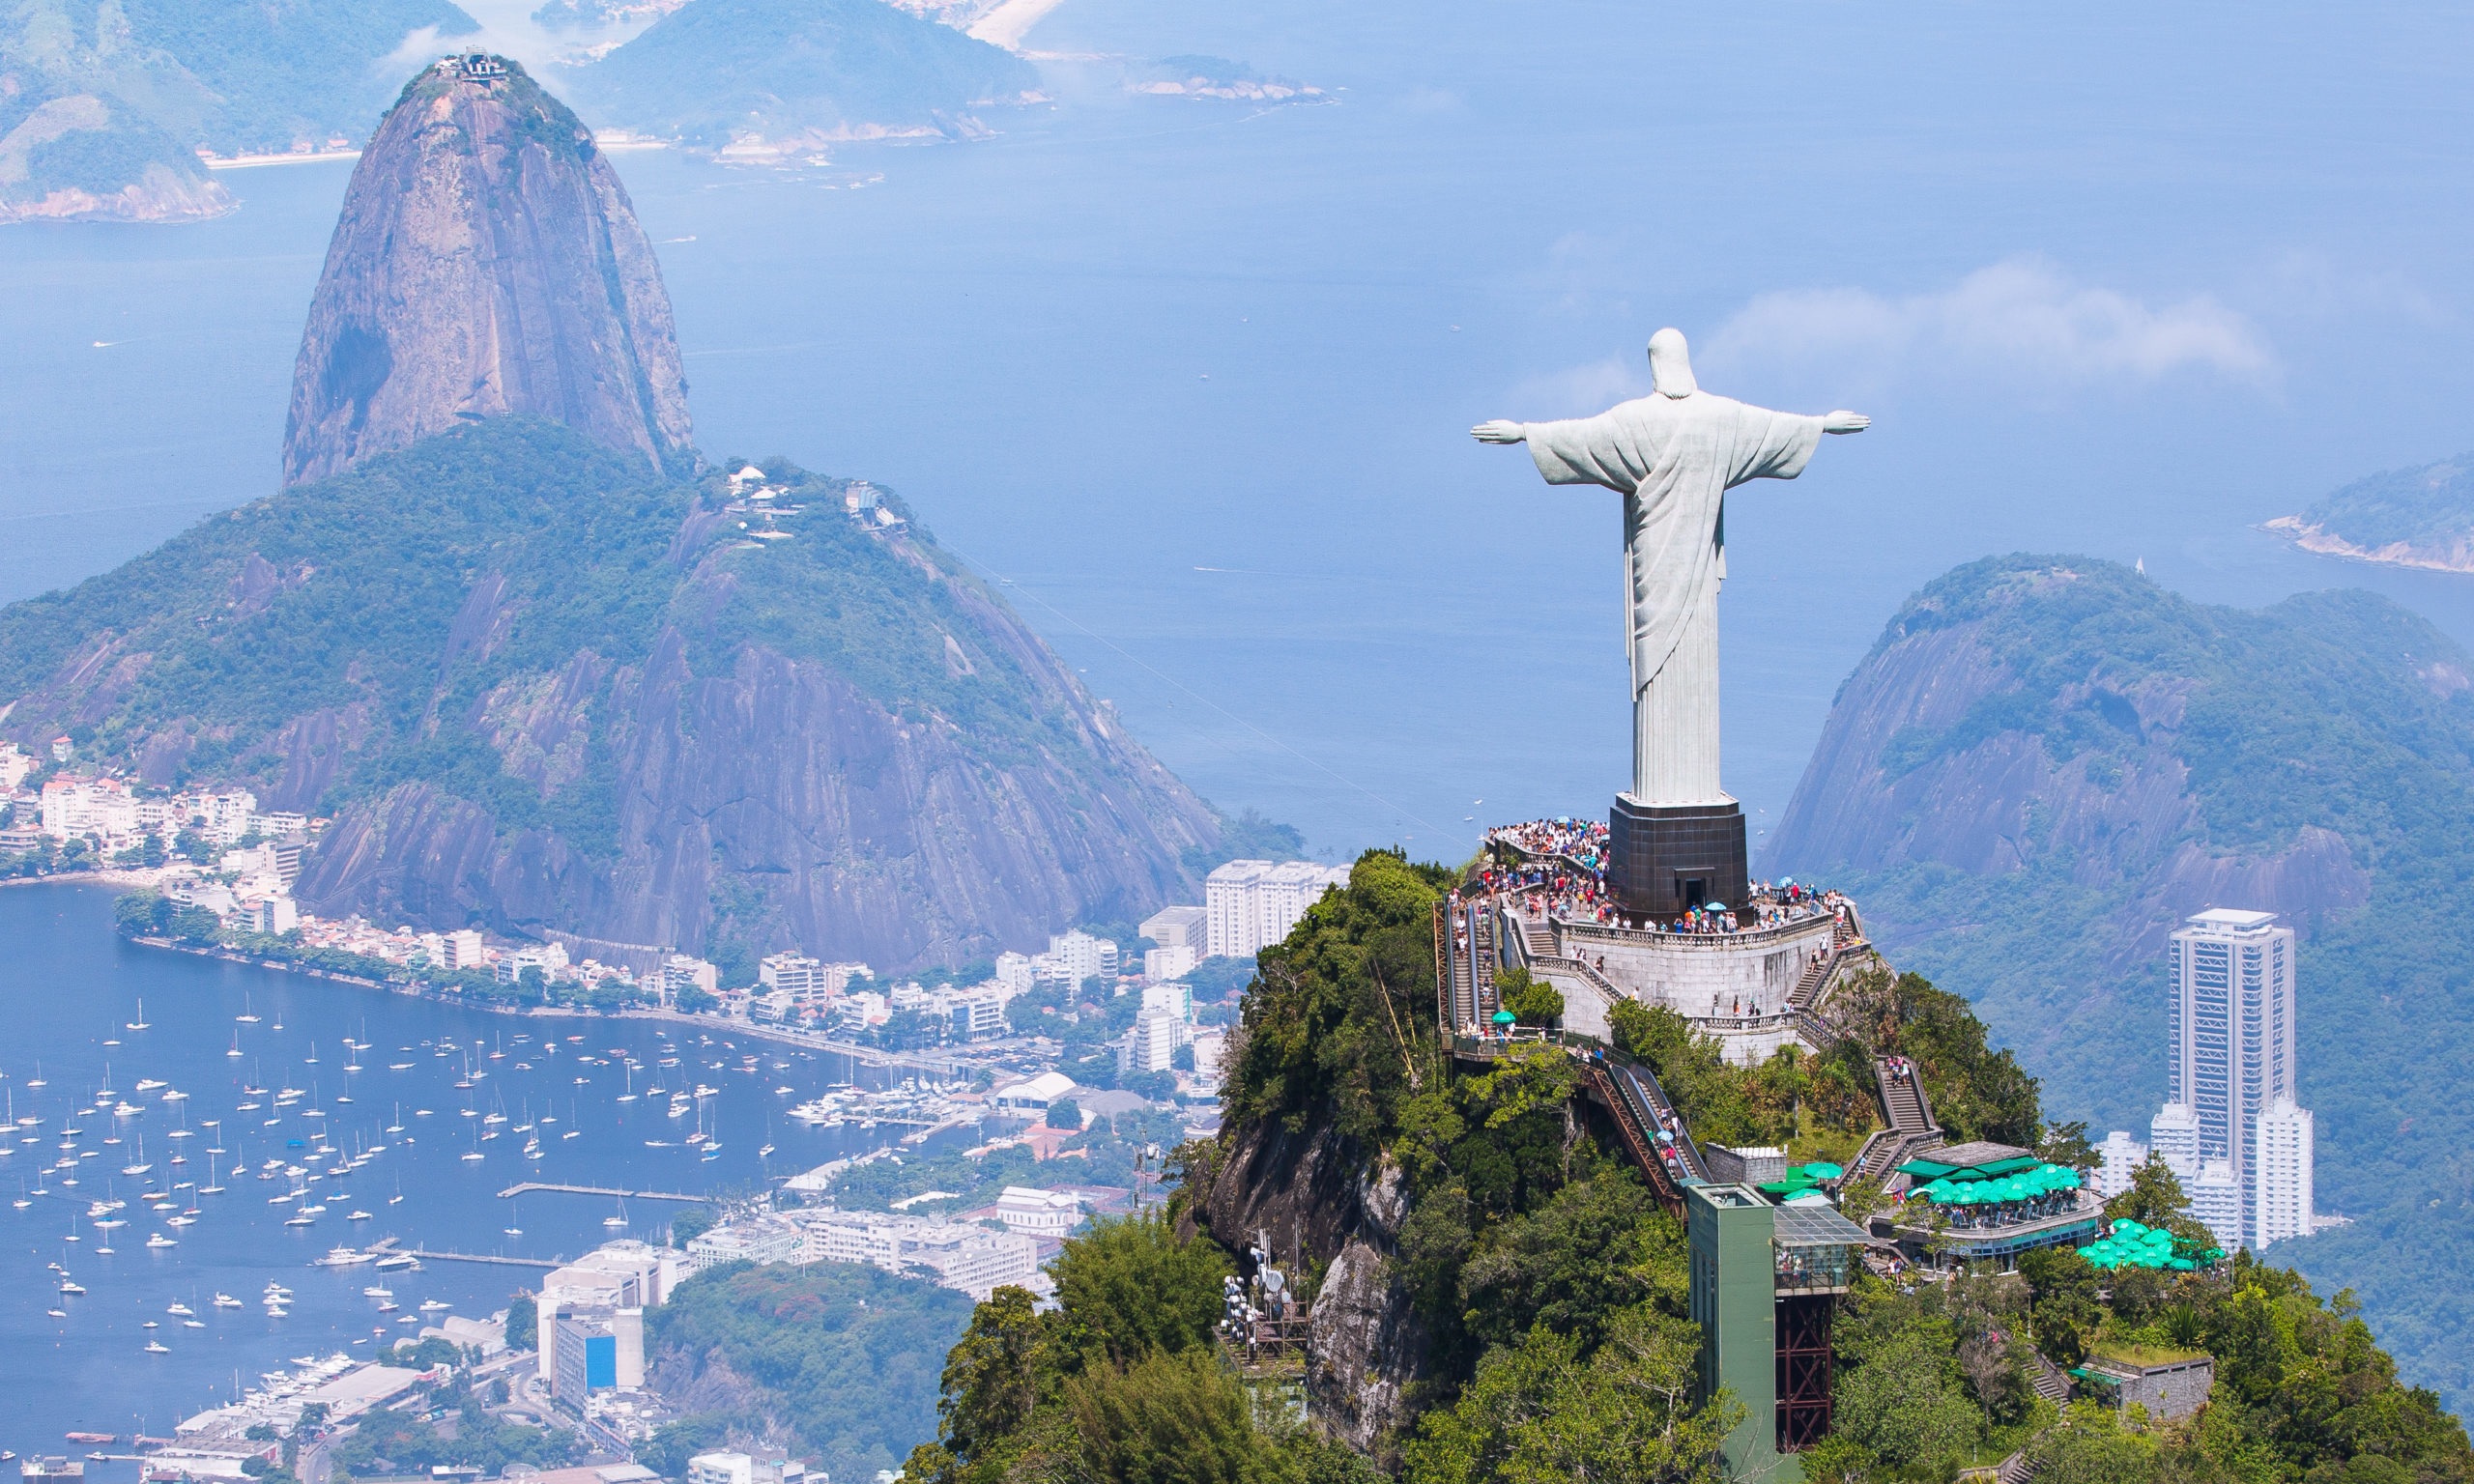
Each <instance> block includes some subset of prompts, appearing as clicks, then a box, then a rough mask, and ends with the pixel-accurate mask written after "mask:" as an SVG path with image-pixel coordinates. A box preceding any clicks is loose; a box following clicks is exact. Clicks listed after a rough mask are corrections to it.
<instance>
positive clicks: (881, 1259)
mask: <svg viewBox="0 0 2474 1484" xmlns="http://www.w3.org/2000/svg"><path fill="white" fill-rule="evenodd" d="M791 1220H792V1222H793V1224H795V1225H797V1226H798V1227H800V1228H801V1230H802V1236H801V1240H800V1244H799V1247H798V1251H797V1254H796V1257H795V1260H796V1261H798V1262H802V1263H867V1264H871V1265H873V1266H875V1267H877V1268H882V1269H884V1270H886V1271H888V1272H905V1271H909V1270H919V1271H921V1272H922V1273H924V1274H925V1275H927V1276H929V1277H932V1278H934V1279H935V1282H936V1283H937V1284H938V1285H939V1286H940V1287H944V1288H950V1289H953V1290H954V1291H956V1292H957V1293H963V1294H968V1295H969V1296H970V1297H971V1298H972V1299H976V1300H981V1301H985V1300H986V1299H987V1298H988V1297H989V1295H991V1294H992V1293H994V1292H995V1291H996V1290H997V1289H999V1288H1002V1287H1005V1286H1007V1285H1009V1284H1010V1285H1012V1286H1015V1287H1018V1288H1019V1287H1027V1286H1028V1285H1029V1284H1030V1283H1031V1282H1032V1280H1033V1279H1035V1278H1036V1277H1037V1276H1038V1275H1039V1270H1040V1251H1039V1242H1038V1241H1036V1240H1034V1239H1033V1238H1031V1237H1028V1236H1024V1235H1021V1234H1019V1233H1016V1232H1014V1231H1010V1230H1008V1231H1002V1232H992V1231H990V1230H988V1229H987V1228H985V1227H981V1226H974V1225H971V1224H969V1223H967V1222H963V1221H946V1220H938V1219H935V1218H934V1217H929V1216H906V1215H899V1214H889V1213H880V1212H871V1211H817V1212H800V1213H794V1214H793V1215H792V1217H791Z"/></svg>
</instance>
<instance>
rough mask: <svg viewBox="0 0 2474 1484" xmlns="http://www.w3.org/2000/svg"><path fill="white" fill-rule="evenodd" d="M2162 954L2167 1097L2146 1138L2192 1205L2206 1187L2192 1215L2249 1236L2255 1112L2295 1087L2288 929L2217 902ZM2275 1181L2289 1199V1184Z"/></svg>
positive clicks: (2253, 1232) (2289, 1098)
mask: <svg viewBox="0 0 2474 1484" xmlns="http://www.w3.org/2000/svg"><path fill="white" fill-rule="evenodd" d="M2168 952H2169V954H2170V961H2171V966H2172V998H2171V1001H2170V1002H2169V1005H2168V1008H2167V1022H2168V1034H2169V1036H2170V1038H2171V1054H2170V1057H2169V1060H2168V1062H2167V1066H2166V1094H2165V1096H2166V1104H2165V1108H2164V1110H2163V1111H2161V1112H2159V1113H2158V1114H2157V1117H2156V1122H2155V1124H2154V1125H2152V1126H2151V1127H2150V1135H2149V1136H2150V1139H2151V1141H2152V1142H2153V1143H2154V1145H2155V1147H2156V1151H2157V1153H2158V1154H2159V1155H2161V1156H2164V1157H2165V1161H2166V1163H2168V1164H2169V1165H2172V1166H2173V1168H2174V1173H2175V1174H2176V1175H2178V1176H2180V1177H2181V1179H2182V1182H2183V1184H2184V1186H2185V1188H2186V1189H2187V1190H2189V1193H2190V1194H2191V1197H2192V1203H2193V1205H2194V1207H2198V1206H2200V1205H2201V1196H2202V1192H2201V1190H2200V1189H2198V1188H2196V1186H2198V1185H2201V1184H2203V1185H2205V1187H2206V1189H2205V1191H2204V1197H2205V1203H2206V1205H2207V1206H2208V1207H2209V1208H2210V1210H2208V1211H2201V1212H2200V1213H2199V1214H2200V1216H2201V1220H2203V1221H2206V1222H2207V1223H2208V1226H2209V1228H2210V1229H2211V1230H2213V1231H2215V1232H2216V1233H2217V1235H2218V1236H2219V1238H2220V1239H2222V1240H2224V1241H2226V1242H2227V1243H2228V1244H2232V1243H2234V1242H2246V1243H2252V1244H2257V1243H2258V1241H2259V1240H2260V1239H2259V1237H2258V1221H2257V1216H2256V1195H2257V1191H2258V1188H2259V1185H2258V1167H2259V1149H2258V1139H2259V1130H2260V1122H2259V1120H2260V1115H2261V1114H2263V1113H2265V1112H2266V1111H2267V1110H2268V1109H2269V1108H2271V1107H2272V1106H2274V1105H2276V1104H2277V1103H2279V1102H2283V1103H2286V1104H2287V1105H2291V1104H2292V1103H2293V1101H2294V1099H2295V1097H2296V1094H2297V1091H2298V1089H2297V1086H2296V1081H2295V1060H2294V1010H2293V1005H2294V994H2293V980H2294V948H2293V929H2292V928H2280V927H2278V926H2277V922H2276V914H2275V913H2273V912H2243V911H2236V910H2233V909H2231V908H2226V907H2217V908H2212V909H2210V910H2208V911H2205V912H2201V913H2200V914H2198V915H2197V916H2195V917H2192V918H2191V919H2189V920H2188V922H2187V923H2185V924H2184V926H2182V927H2181V928H2177V929H2175V930H2174V932H2173V934H2172V938H2171V939H2170V940H2169V950H2168ZM2304 1117H2305V1118H2307V1117H2308V1115H2307V1114H2306V1115H2304ZM2279 1127H2280V1128H2282V1127H2284V1126H2282V1125H2281V1126H2279ZM2280 1136H2281V1137H2287V1138H2288V1140H2289V1137H2290V1136H2289V1133H2281V1134H2280ZM2185 1140H2187V1141H2188V1144H2187V1146H2185ZM2306 1147H2307V1139H2306ZM2220 1165H2221V1166H2222V1169H2221V1170H2220V1169H2219V1168H2218V1166H2220ZM2280 1179H2281V1183H2280V1184H2279V1185H2278V1189H2279V1191H2280V1192H2281V1198H2283V1199H2287V1200H2288V1201H2289V1200H2290V1198H2291V1188H2292V1182H2291V1181H2290V1180H2289V1179H2284V1178H2283V1177H2281V1178H2280ZM2303 1182H2304V1184H2307V1183H2308V1177H2307V1176H2305V1177H2303ZM2303 1221H2304V1229H2305V1230H2308V1229H2309V1216H2308V1213H2307V1212H2306V1213H2305V1215H2304V1217H2303Z"/></svg>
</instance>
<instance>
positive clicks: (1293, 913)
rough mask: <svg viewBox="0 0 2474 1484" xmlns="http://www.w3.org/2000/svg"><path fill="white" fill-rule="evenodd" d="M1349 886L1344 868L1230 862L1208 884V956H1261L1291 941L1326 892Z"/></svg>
mask: <svg viewBox="0 0 2474 1484" xmlns="http://www.w3.org/2000/svg"><path fill="white" fill-rule="evenodd" d="M1348 881H1349V869H1348V868H1347V867H1345V866H1318V865H1316V864H1314V863H1313V862H1312V861H1283V862H1281V863H1280V864H1278V865H1274V864H1273V863H1272V862H1270V861H1230V862H1229V863H1228V864H1227V865H1225V866H1222V867H1219V868H1217V869H1215V870H1213V871H1212V873H1211V874H1210V875H1209V876H1208V877H1206V878H1205V879H1204V881H1203V914H1204V935H1205V939H1206V942H1205V950H1206V952H1207V954H1208V955H1209V956H1212V957H1215V958H1218V957H1235V958H1243V957H1247V956H1251V955H1253V954H1257V953H1260V952H1261V951H1262V950H1264V949H1265V948H1268V947H1270V946H1271V945H1273V944H1275V943H1278V942H1280V940H1281V939H1282V938H1285V937H1287V936H1288V934H1289V930H1290V929H1291V928H1295V927H1296V926H1297V920H1298V919H1299V918H1301V917H1304V916H1305V915H1306V909H1307V908H1308V907H1310V906H1312V905H1313V904H1314V903H1315V902H1316V901H1318V900H1320V899H1322V896H1323V894H1324V893H1325V892H1328V891H1330V890H1332V889H1333V888H1334V887H1338V886H1346V885H1348Z"/></svg>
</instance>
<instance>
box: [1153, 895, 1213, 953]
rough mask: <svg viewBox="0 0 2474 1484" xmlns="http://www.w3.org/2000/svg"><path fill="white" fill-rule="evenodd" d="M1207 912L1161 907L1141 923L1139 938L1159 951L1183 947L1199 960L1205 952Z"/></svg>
mask: <svg viewBox="0 0 2474 1484" xmlns="http://www.w3.org/2000/svg"><path fill="white" fill-rule="evenodd" d="M1210 922H1211V913H1210V912H1209V910H1207V909H1206V908H1202V907H1191V906H1189V907H1162V908H1161V909H1160V910H1159V911H1157V912H1154V913H1152V914H1151V915H1150V916H1149V917H1146V918H1144V919H1143V920H1142V927H1141V928H1140V929H1139V930H1140V931H1141V933H1142V935H1143V936H1144V937H1146V938H1149V939H1150V940H1151V941H1152V942H1154V943H1157V944H1159V945H1160V946H1161V947H1162V948H1164V949H1165V948H1186V949H1192V950H1193V951H1194V956H1195V957H1196V958H1197V959H1199V958H1201V957H1202V956H1204V954H1206V953H1207V952H1209V950H1210V946H1211V932H1210Z"/></svg>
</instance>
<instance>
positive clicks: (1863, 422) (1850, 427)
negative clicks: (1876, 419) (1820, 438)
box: [1821, 411, 1873, 433]
mask: <svg viewBox="0 0 2474 1484" xmlns="http://www.w3.org/2000/svg"><path fill="white" fill-rule="evenodd" d="M1872 425H1873V419H1872V418H1870V417H1867V416H1865V415H1864V414H1862V413H1850V412H1844V411H1841V412H1835V413H1824V414H1821V430H1822V431H1823V432H1824V433H1861V432H1863V431H1864V430H1865V429H1866V428H1869V427H1871V426H1872Z"/></svg>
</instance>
